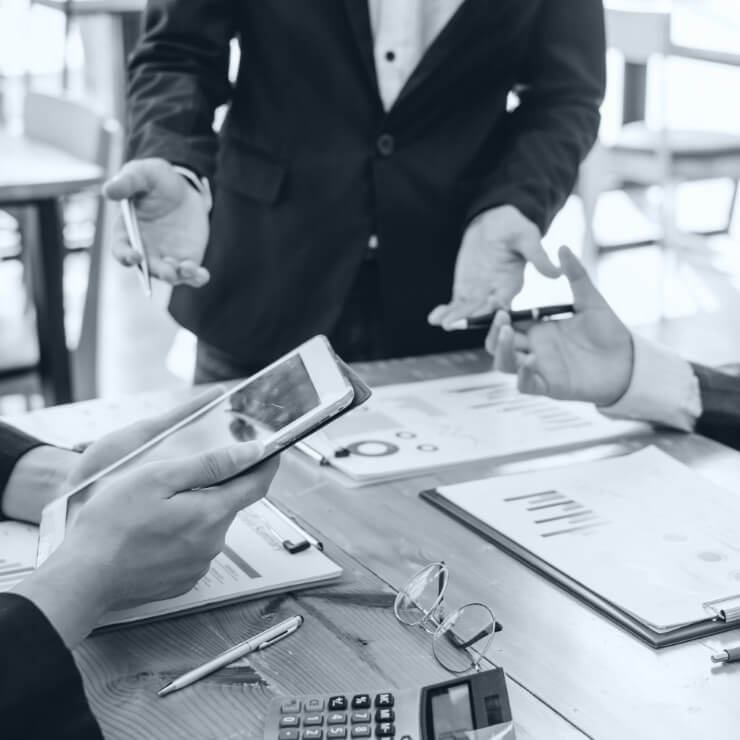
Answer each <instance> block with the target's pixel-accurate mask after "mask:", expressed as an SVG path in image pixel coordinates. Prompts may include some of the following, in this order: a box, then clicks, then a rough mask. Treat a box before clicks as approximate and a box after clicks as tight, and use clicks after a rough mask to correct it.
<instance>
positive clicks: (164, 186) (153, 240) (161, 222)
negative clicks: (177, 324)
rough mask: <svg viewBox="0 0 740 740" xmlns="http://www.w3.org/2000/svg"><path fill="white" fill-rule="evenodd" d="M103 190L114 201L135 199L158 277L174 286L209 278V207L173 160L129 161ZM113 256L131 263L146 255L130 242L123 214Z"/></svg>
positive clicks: (152, 268)
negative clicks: (205, 259)
mask: <svg viewBox="0 0 740 740" xmlns="http://www.w3.org/2000/svg"><path fill="white" fill-rule="evenodd" d="M103 192H104V194H105V196H106V197H107V198H110V199H111V200H115V201H119V200H123V199H124V198H131V199H132V201H133V205H134V209H135V212H136V216H137V218H138V221H139V227H140V230H141V238H142V240H143V242H144V247H145V249H146V252H147V258H148V260H149V270H150V272H151V274H152V275H153V276H154V277H157V278H159V279H160V280H163V281H164V282H166V283H169V284H170V285H181V284H182V285H190V286H192V287H194V288H200V287H202V286H203V285H205V284H206V283H207V282H208V281H209V280H210V274H209V272H208V270H207V269H206V268H205V267H203V266H202V264H201V263H202V262H203V255H204V254H205V250H206V245H207V243H208V234H209V229H210V225H209V218H208V217H209V214H208V206H207V204H206V202H205V199H204V198H203V196H202V195H201V194H200V193H198V192H197V191H196V190H195V188H193V187H191V186H190V185H189V184H188V183H187V182H186V180H185V178H184V177H183V176H182V175H180V174H179V173H178V172H177V171H176V170H175V169H174V167H173V166H172V165H171V164H170V163H169V162H167V161H165V160H164V159H135V160H132V161H130V162H127V163H126V164H125V165H124V166H123V167H122V168H121V171H120V172H119V173H118V174H117V175H116V176H115V177H113V178H112V179H111V180H109V181H108V182H107V183H106V184H105V186H104V188H103ZM113 255H114V256H115V258H116V259H117V260H118V261H119V262H120V263H121V264H122V265H125V266H127V267H131V266H135V265H138V264H139V263H140V262H141V259H142V258H141V255H140V254H139V253H138V252H136V251H135V250H134V249H133V247H132V246H131V245H130V244H129V241H128V237H127V236H126V229H125V227H124V225H123V219H122V218H120V217H119V218H118V219H117V221H116V224H115V231H114V239H113Z"/></svg>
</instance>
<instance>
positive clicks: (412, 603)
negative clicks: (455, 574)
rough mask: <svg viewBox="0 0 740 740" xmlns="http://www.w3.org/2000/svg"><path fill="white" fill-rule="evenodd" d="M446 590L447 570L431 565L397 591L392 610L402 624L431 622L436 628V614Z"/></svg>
mask: <svg viewBox="0 0 740 740" xmlns="http://www.w3.org/2000/svg"><path fill="white" fill-rule="evenodd" d="M446 589H447V568H446V567H445V566H444V565H443V564H442V563H433V564H432V565H428V566H427V567H426V568H423V569H422V570H420V571H419V572H418V573H417V574H416V575H415V576H414V577H413V578H412V579H411V580H410V581H409V582H408V583H407V584H406V587H405V588H404V589H403V590H402V591H399V593H398V596H397V597H396V602H395V605H394V610H395V612H396V617H398V619H399V620H400V621H401V622H403V623H404V624H407V625H410V626H413V625H418V624H423V623H424V622H426V621H432V623H433V624H434V626H435V627H436V626H437V624H438V622H437V621H436V618H437V616H438V615H437V612H438V610H439V606H440V604H441V603H442V597H443V596H444V592H445V591H446Z"/></svg>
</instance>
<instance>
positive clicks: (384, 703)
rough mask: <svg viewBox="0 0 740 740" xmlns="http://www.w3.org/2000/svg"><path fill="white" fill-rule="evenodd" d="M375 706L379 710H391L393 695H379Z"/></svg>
mask: <svg viewBox="0 0 740 740" xmlns="http://www.w3.org/2000/svg"><path fill="white" fill-rule="evenodd" d="M375 706H376V707H378V708H379V709H390V708H391V707H392V706H393V694H378V695H377V696H376V697H375Z"/></svg>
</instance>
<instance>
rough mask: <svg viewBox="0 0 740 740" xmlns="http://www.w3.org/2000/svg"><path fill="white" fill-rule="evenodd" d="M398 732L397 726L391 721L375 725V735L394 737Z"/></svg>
mask: <svg viewBox="0 0 740 740" xmlns="http://www.w3.org/2000/svg"><path fill="white" fill-rule="evenodd" d="M395 734H396V728H395V727H394V726H393V725H392V724H390V723H389V722H384V723H383V724H380V725H376V726H375V737H393V736H394V735H395Z"/></svg>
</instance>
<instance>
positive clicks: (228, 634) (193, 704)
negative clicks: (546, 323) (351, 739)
mask: <svg viewBox="0 0 740 740" xmlns="http://www.w3.org/2000/svg"><path fill="white" fill-rule="evenodd" d="M458 359H459V360H460V361H462V362H463V363H464V364H465V365H466V366H467V367H478V368H479V369H482V368H484V367H485V366H486V364H487V363H486V361H485V360H482V358H480V357H479V356H477V355H462V356H461V357H459V358H458ZM438 363H439V366H438V367H437V370H438V371H439V372H444V369H445V368H447V369H448V371H449V372H452V371H454V369H455V367H456V365H455V364H454V363H453V362H451V361H450V360H449V359H448V358H442V359H440V360H438ZM423 364H426V363H423ZM402 369H405V370H411V371H412V372H414V370H413V368H412V367H411V366H409V365H408V364H407V363H400V364H398V365H396V363H391V364H389V365H388V366H386V364H385V363H383V365H381V366H380V367H375V368H374V372H376V373H378V374H379V375H380V376H386V375H387V376H392V375H393V374H394V373H396V372H399V371H401V370H402ZM181 399H182V392H178V393H174V394H172V393H163V394H161V397H160V396H159V394H147V395H146V396H144V397H142V398H141V399H140V400H138V401H137V400H136V399H133V400H131V401H128V402H127V400H126V399H118V400H116V401H113V402H110V401H92V402H85V403H83V404H73V405H69V406H64V407H56V408H53V409H48V410H43V411H37V412H33V413H31V414H27V415H25V416H24V417H23V418H19V419H15V420H14V421H19V422H20V425H21V426H22V427H23V428H24V429H26V430H28V431H30V432H32V433H37V434H40V435H49V436H52V437H56V438H57V439H60V441H64V442H68V443H69V442H73V441H75V440H82V439H87V438H88V437H89V433H90V430H91V429H94V430H96V431H97V432H98V433H102V432H103V431H105V430H106V429H109V428H111V427H113V426H116V425H117V424H116V418H117V419H118V420H120V421H122V422H129V421H130V420H131V419H130V412H131V409H138V410H139V412H140V413H141V415H145V414H148V413H152V412H155V411H157V410H159V409H161V408H162V407H163V406H169V405H171V403H173V402H175V401H179V400H181ZM96 416H99V417H100V418H96ZM111 417H113V418H111ZM64 434H66V435H67V437H66V438H64ZM318 472H319V471H318V469H317V468H305V467H304V465H303V461H302V460H301V458H300V456H296V457H295V459H285V460H284V461H283V465H282V469H281V472H280V473H279V475H278V479H277V481H276V484H275V487H274V490H275V492H276V496H275V500H276V501H277V502H278V503H281V502H285V501H290V502H293V503H294V502H295V501H296V497H298V498H300V499H301V502H302V503H301V506H299V507H297V508H306V507H307V508H308V510H309V514H310V515H309V516H308V517H306V518H305V519H304V518H302V517H299V518H300V519H301V521H302V523H303V524H304V526H306V527H307V529H309V530H310V531H313V532H314V533H315V534H316V535H317V536H318V537H320V538H321V539H322V540H323V541H324V543H325V546H326V551H327V553H328V554H329V556H330V557H332V558H333V559H335V560H336V561H337V562H339V563H340V564H341V565H342V567H343V568H344V576H343V577H342V580H341V581H340V582H338V583H337V584H336V585H332V586H330V587H327V586H322V587H317V588H315V589H310V590H304V591H299V592H297V593H293V594H286V595H284V596H281V597H272V598H266V599H261V600H255V601H251V602H245V603H244V604H240V605H235V606H230V607H223V608H218V609H213V610H210V611H208V612H204V613H202V614H196V615H191V616H186V617H180V618H175V619H170V620H167V621H163V622H158V623H152V624H145V625H138V626H133V627H129V628H125V629H121V630H117V631H113V632H108V633H103V634H99V635H95V636H93V637H90V638H88V640H86V641H85V642H84V643H83V644H82V645H81V646H80V647H79V648H78V650H77V651H76V653H75V657H76V660H77V662H78V665H79V666H80V669H81V671H82V674H83V676H84V680H85V689H86V692H87V694H88V697H89V699H90V703H91V705H92V707H93V710H94V712H95V714H96V716H97V717H98V718H99V720H100V723H101V726H102V727H103V731H104V733H105V736H106V737H107V738H115V739H118V738H121V739H123V738H126V739H131V740H133V739H134V738H135V739H136V740H139V739H140V738H166V739H169V738H173V739H174V738H203V739H207V740H211V739H213V740H216V739H217V738H218V739H221V738H224V739H225V738H259V737H261V735H262V728H263V720H264V716H265V712H266V710H267V707H268V705H269V702H270V701H271V700H272V699H273V698H274V697H278V696H285V695H290V694H306V693H312V692H347V693H349V692H351V691H354V690H364V689H368V690H384V689H394V688H403V687H408V686H418V685H422V684H428V683H433V682H436V681H440V680H446V679H447V678H449V676H450V674H448V673H447V672H445V671H444V670H443V669H442V668H441V667H440V666H439V665H438V664H437V663H436V661H435V660H434V658H433V656H432V645H431V638H430V637H429V635H427V634H426V633H425V632H424V631H423V630H421V629H418V628H408V627H404V626H403V625H401V624H400V623H399V622H398V621H397V620H396V618H395V616H394V614H393V609H392V604H393V599H394V596H395V590H394V585H395V584H396V583H397V582H398V578H402V579H406V578H407V577H409V576H410V575H412V574H413V571H414V569H415V568H416V564H417V562H420V560H421V559H422V558H423V557H424V555H423V548H416V549H415V550H414V553H413V556H411V557H408V558H406V559H405V560H404V561H403V562H400V563H399V564H398V566H399V567H398V571H397V573H398V578H394V579H393V580H392V581H390V582H388V581H386V580H384V579H383V578H380V577H378V576H377V575H375V574H374V573H373V572H372V571H373V569H374V557H373V558H371V560H372V561H373V564H372V565H371V568H367V567H366V566H365V565H364V564H363V563H362V562H361V561H359V560H358V559H357V558H356V557H354V556H353V555H351V554H348V552H347V551H345V550H344V549H343V548H341V547H337V545H335V544H334V543H333V542H332V541H331V540H329V539H327V538H326V536H325V529H327V528H325V527H324V526H323V525H324V522H321V521H320V519H318V518H316V517H314V516H313V514H312V512H311V510H312V509H313V506H312V505H311V503H310V500H311V490H312V489H315V490H316V491H317V492H320V493H323V487H324V486H323V481H322V480H321V478H320V476H319V478H318V479H317V475H318ZM296 481H300V483H296ZM304 505H305V506H304ZM342 506H344V503H343V504H342ZM322 509H323V504H322V503H320V502H319V501H318V500H317V506H316V509H315V511H316V512H320V511H321V510H322ZM378 513H379V514H382V512H381V511H380V510H379V512H378ZM337 521H339V519H338V520H337ZM350 521H351V525H350V527H349V529H347V531H346V532H345V533H343V535H342V536H341V537H340V538H339V539H342V540H347V539H349V540H351V539H354V538H360V539H363V538H366V537H373V538H375V539H374V540H373V542H372V543H368V545H367V546H366V547H363V548H362V549H363V550H368V551H372V552H373V553H375V555H378V556H379V557H380V558H381V560H382V561H387V560H393V559H396V558H397V557H398V553H399V541H400V538H398V537H397V536H396V534H395V533H394V532H393V531H391V530H390V529H389V530H388V531H387V532H384V533H382V534H381V535H380V536H379V537H377V535H376V532H377V531H380V530H379V529H378V527H377V524H376V523H377V519H376V518H373V519H372V521H367V522H365V521H363V517H357V518H352V517H350ZM366 525H367V526H366ZM329 528H332V527H329ZM381 529H382V528H381ZM350 549H351V548H350ZM407 549H408V548H407V547H406V546H404V548H403V550H404V551H406V550H407ZM459 585H460V584H459ZM454 598H455V599H456V600H457V599H459V595H458V594H457V593H456V594H455V596H454ZM461 603H462V602H461ZM296 613H299V614H303V615H304V617H305V619H306V621H305V623H304V625H303V626H302V627H301V629H300V630H299V632H298V633H297V634H296V635H294V636H292V637H290V638H289V639H287V640H285V641H284V642H281V643H279V644H278V645H275V646H274V647H271V648H270V649H269V650H266V651H265V652H264V653H261V654H257V655H253V656H249V657H247V658H245V659H243V660H241V661H238V662H237V663H235V664H233V665H231V666H229V667H227V668H225V669H223V670H221V671H219V672H217V673H215V674H213V675H211V676H209V677H207V678H206V679H204V680H202V681H200V682H198V683H196V684H195V685H193V686H191V687H189V688H188V689H185V690H183V691H180V692H177V693H175V694H172V695H170V696H168V697H166V698H163V699H160V698H158V697H157V695H156V691H157V690H158V689H159V688H161V686H163V685H164V684H165V683H167V682H168V681H169V680H171V679H172V678H173V677H175V676H177V675H179V674H180V673H182V672H184V671H185V670H187V669H189V668H191V667H193V666H195V665H198V664H200V663H202V662H203V661H204V660H206V659H208V658H209V657H212V656H213V655H215V654H217V653H219V652H220V651H222V650H224V649H225V648H226V647H229V646H231V645H233V644H234V643H236V642H238V641H241V640H243V639H245V637H247V636H249V635H251V634H254V633H256V632H258V631H260V630H263V629H265V628H266V627H267V626H269V625H271V624H273V623H275V622H277V621H279V620H282V619H285V618H286V617H288V616H290V615H292V614H296ZM492 655H494V656H495V655H496V653H495V651H494V653H492ZM508 684H509V686H508V687H509V695H510V700H511V705H512V711H513V712H514V716H515V719H516V725H517V733H518V737H519V738H520V740H522V739H523V740H540V739H543V740H545V739H546V740H582V739H583V738H584V737H585V735H584V734H583V733H582V732H581V731H580V730H579V728H578V723H577V721H575V722H574V721H572V720H570V719H566V718H564V717H562V716H560V715H559V714H558V713H557V712H555V711H553V710H552V709H551V708H550V707H549V706H548V705H547V703H545V702H543V701H542V700H541V699H540V698H539V697H537V696H536V695H535V694H533V693H532V691H530V690H529V688H528V687H526V686H524V685H522V684H520V683H518V682H517V681H516V680H515V679H511V680H510V681H509V682H508Z"/></svg>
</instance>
